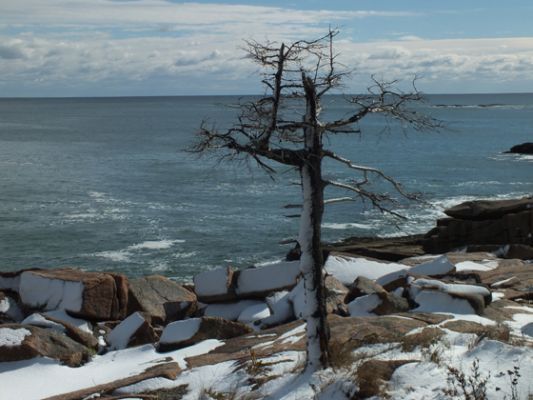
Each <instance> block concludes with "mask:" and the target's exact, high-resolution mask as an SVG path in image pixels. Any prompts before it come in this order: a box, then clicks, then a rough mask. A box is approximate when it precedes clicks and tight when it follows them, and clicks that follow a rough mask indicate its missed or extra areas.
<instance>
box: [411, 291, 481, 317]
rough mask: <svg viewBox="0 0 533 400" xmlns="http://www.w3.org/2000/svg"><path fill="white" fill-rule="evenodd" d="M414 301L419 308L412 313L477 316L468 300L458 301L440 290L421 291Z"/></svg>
mask: <svg viewBox="0 0 533 400" xmlns="http://www.w3.org/2000/svg"><path fill="white" fill-rule="evenodd" d="M414 301H415V302H416V303H417V304H418V307H417V308H415V309H413V310H411V311H412V312H444V313H453V314H475V313H476V312H475V311H474V309H473V308H472V306H471V305H470V303H469V302H468V301H467V300H464V299H458V298H455V297H452V296H450V295H449V294H448V293H445V292H440V291H438V290H421V291H420V292H418V294H417V295H416V296H415V298H414Z"/></svg>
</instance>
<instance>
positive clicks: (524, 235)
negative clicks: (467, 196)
mask: <svg viewBox="0 0 533 400" xmlns="http://www.w3.org/2000/svg"><path fill="white" fill-rule="evenodd" d="M446 214H447V215H449V216H450V218H444V219H440V220H439V221H437V226H436V227H435V228H434V229H432V230H431V231H429V232H428V233H427V234H426V237H425V239H424V241H423V245H424V250H425V251H426V252H428V253H445V252H448V251H452V250H453V249H457V248H461V247H467V246H472V245H474V246H480V245H492V246H493V247H494V249H495V248H497V247H498V246H505V245H523V246H526V247H522V248H521V249H520V251H521V252H522V253H523V254H524V255H525V256H529V255H530V254H531V253H533V249H531V252H529V248H530V246H532V245H533V198H531V197H526V198H523V199H519V200H498V201H471V202H465V203H462V204H459V205H457V206H455V207H452V208H450V209H448V210H446ZM507 250H508V249H507Z"/></svg>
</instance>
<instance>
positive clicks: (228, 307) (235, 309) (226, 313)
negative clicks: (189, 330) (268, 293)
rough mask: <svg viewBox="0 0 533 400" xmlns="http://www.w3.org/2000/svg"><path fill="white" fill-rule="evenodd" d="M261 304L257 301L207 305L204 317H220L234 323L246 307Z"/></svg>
mask: <svg viewBox="0 0 533 400" xmlns="http://www.w3.org/2000/svg"><path fill="white" fill-rule="evenodd" d="M258 304H263V302H262V301H259V300H241V301H238V302H236V303H214V304H209V305H208V306H207V307H206V308H205V311H204V315H205V316H206V317H220V318H224V319H228V320H230V321H236V320H237V319H238V318H239V315H241V313H242V312H243V311H244V310H245V309H247V308H248V307H251V306H254V305H258Z"/></svg>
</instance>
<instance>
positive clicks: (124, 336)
mask: <svg viewBox="0 0 533 400" xmlns="http://www.w3.org/2000/svg"><path fill="white" fill-rule="evenodd" d="M144 322H145V320H144V317H143V316H142V315H141V314H140V313H138V312H134V313H133V314H131V315H130V316H129V317H128V318H126V319H125V320H123V321H121V322H120V324H118V325H117V326H115V328H114V329H113V330H112V331H111V332H109V335H107V342H108V343H109V348H110V349H111V350H120V349H125V348H126V347H128V343H129V341H130V339H131V337H132V336H133V335H134V334H135V332H137V330H138V329H139V328H140V327H141V325H142V324H143V323H144Z"/></svg>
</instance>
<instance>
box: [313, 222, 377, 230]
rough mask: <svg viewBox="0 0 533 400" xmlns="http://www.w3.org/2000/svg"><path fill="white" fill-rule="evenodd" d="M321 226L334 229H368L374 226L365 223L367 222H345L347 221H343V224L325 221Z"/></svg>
mask: <svg viewBox="0 0 533 400" xmlns="http://www.w3.org/2000/svg"><path fill="white" fill-rule="evenodd" d="M322 228H324V229H335V230H343V229H352V228H357V229H365V230H369V229H372V228H374V226H372V225H367V224H358V223H355V222H347V223H344V224H341V223H335V222H331V223H329V222H326V223H324V224H322Z"/></svg>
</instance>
